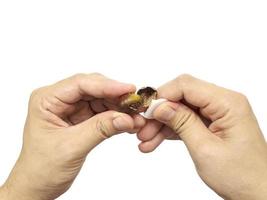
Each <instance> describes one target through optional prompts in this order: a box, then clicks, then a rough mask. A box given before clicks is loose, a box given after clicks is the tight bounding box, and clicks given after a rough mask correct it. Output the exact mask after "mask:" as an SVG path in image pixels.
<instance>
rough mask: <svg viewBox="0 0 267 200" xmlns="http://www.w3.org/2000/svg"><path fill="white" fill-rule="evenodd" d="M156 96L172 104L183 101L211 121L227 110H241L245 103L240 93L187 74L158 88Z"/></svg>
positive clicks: (221, 115)
mask: <svg viewBox="0 0 267 200" xmlns="http://www.w3.org/2000/svg"><path fill="white" fill-rule="evenodd" d="M158 96H159V98H166V99H168V100H170V101H174V102H177V101H180V100H182V99H184V100H185V101H186V102H187V103H189V104H191V105H193V106H195V107H198V108H199V109H200V112H201V114H202V115H204V116H205V117H208V118H209V119H211V120H216V119H218V118H221V117H223V116H224V115H225V114H226V113H227V112H228V111H229V110H238V109H241V107H240V106H241V105H243V102H244V101H246V98H245V97H244V96H243V95H241V94H240V93H237V92H234V91H231V90H228V89H225V88H223V87H219V86H216V85H215V84H212V83H208V82H206V81H203V80H200V79H197V78H195V77H193V76H191V75H187V74H186V75H181V76H179V77H177V78H176V79H174V80H172V81H170V82H168V83H166V84H165V85H163V86H161V87H160V88H158ZM246 105H247V104H246Z"/></svg>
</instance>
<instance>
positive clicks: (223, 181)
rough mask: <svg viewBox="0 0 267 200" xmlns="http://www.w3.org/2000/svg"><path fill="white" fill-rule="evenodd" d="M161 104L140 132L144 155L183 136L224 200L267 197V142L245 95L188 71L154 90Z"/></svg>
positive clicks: (199, 169)
mask: <svg viewBox="0 0 267 200" xmlns="http://www.w3.org/2000/svg"><path fill="white" fill-rule="evenodd" d="M158 94H159V98H166V99H168V100H169V102H166V103H164V104H162V105H160V106H159V107H158V108H157V109H156V110H155V111H154V112H153V117H154V119H155V120H150V121H149V122H148V123H147V124H146V125H145V127H143V128H142V129H141V130H140V131H139V132H138V133H137V136H138V138H139V139H140V140H141V141H142V142H141V143H140V145H139V149H140V150H141V151H142V152H145V153H148V152H151V151H153V150H155V149H156V148H157V147H158V146H159V145H160V143H161V142H162V141H163V140H164V139H181V140H182V141H183V142H184V143H185V145H186V147H187V149H188V151H189V153H190V155H191V157H192V159H193V161H194V164H195V167H196V170H197V172H198V174H199V176H200V177H201V178H202V180H203V181H204V182H205V183H206V184H207V185H208V186H209V187H210V188H211V189H213V190H214V191H215V192H216V193H217V194H218V195H220V196H221V197H222V198H224V199H228V200H240V199H242V200H255V199H257V200H264V199H266V197H267V145H266V141H265V139H264V137H263V134H262V133H261V130H260V128H259V125H258V123H257V120H256V117H255V116H254V114H253V111H252V109H251V106H250V105H249V102H248V100H247V98H246V97H245V96H244V95H242V94H240V93H237V92H234V91H231V90H228V89H225V88H222V87H218V86H216V85H214V84H211V83H208V82H205V81H202V80H199V79H197V78H194V77H192V76H190V75H182V76H179V77H177V78H176V79H174V80H172V81H170V82H168V83H166V84H165V85H163V86H161V87H160V88H159V89H158Z"/></svg>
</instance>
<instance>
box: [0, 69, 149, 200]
mask: <svg viewBox="0 0 267 200" xmlns="http://www.w3.org/2000/svg"><path fill="white" fill-rule="evenodd" d="M134 91H135V87H134V86H133V85H129V84H124V83H120V82H117V81H114V80H111V79H108V78H106V77H104V76H103V75H100V74H90V75H84V74H79V75H75V76H73V77H70V78H68V79H65V80H63V81H60V82H58V83H56V84H54V85H51V86H47V87H43V88H40V89H37V90H35V91H34V92H33V93H32V95H31V98H30V102H29V111H28V117H27V121H26V124H25V130H24V138H23V148H22V151H21V154H20V156H19V159H18V161H17V163H16V165H15V167H14V169H13V170H12V172H11V174H10V176H9V178H8V180H7V181H6V183H5V184H4V186H3V187H2V189H1V192H0V198H1V197H2V198H1V199H12V200H13V199H20V200H24V199H27V200H31V199H34V200H39V199H40V200H51V199H55V198H56V197H58V196H60V195H61V194H62V193H64V192H65V191H66V190H67V189H68V188H69V187H70V186H71V184H72V182H73V181H74V179H75V177H76V176H77V174H78V173H79V170H80V169H81V167H82V165H83V163H84V161H85V158H86V156H87V154H88V153H89V152H90V151H91V150H92V149H93V148H94V147H95V146H96V145H97V144H99V143H100V142H102V141H103V140H104V139H106V138H109V137H111V136H112V135H114V134H117V133H121V132H126V131H130V132H132V131H135V130H138V129H139V128H140V127H141V126H143V125H144V123H145V121H144V119H143V118H142V117H141V116H140V115H135V116H129V115H127V114H123V113H120V112H117V111H112V110H109V108H112V109H115V110H116V106H115V104H113V103H114V102H116V99H118V97H120V96H121V95H123V94H125V93H128V92H134ZM1 195H2V196H1Z"/></svg>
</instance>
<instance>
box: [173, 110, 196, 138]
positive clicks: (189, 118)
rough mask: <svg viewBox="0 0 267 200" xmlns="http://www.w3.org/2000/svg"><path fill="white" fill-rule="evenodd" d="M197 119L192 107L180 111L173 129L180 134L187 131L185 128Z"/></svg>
mask: <svg viewBox="0 0 267 200" xmlns="http://www.w3.org/2000/svg"><path fill="white" fill-rule="evenodd" d="M195 120H196V115H195V114H194V113H193V111H191V110H190V109H185V110H184V111H182V112H178V114H177V117H176V119H175V121H174V124H173V130H174V131H175V132H176V133H178V134H180V133H182V132H185V130H186V129H187V128H189V127H190V126H191V125H192V123H194V122H195Z"/></svg>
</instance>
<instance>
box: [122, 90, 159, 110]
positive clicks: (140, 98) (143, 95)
mask: <svg viewBox="0 0 267 200" xmlns="http://www.w3.org/2000/svg"><path fill="white" fill-rule="evenodd" d="M156 98H157V90H155V89H154V88H152V87H144V88H141V89H139V90H138V91H137V93H136V94H135V93H128V94H125V95H123V96H121V98H120V103H119V106H120V108H121V111H122V112H125V113H129V114H134V113H141V112H145V111H146V110H147V108H148V107H149V105H150V104H151V102H152V100H153V99H156Z"/></svg>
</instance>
